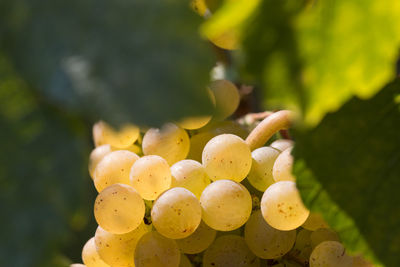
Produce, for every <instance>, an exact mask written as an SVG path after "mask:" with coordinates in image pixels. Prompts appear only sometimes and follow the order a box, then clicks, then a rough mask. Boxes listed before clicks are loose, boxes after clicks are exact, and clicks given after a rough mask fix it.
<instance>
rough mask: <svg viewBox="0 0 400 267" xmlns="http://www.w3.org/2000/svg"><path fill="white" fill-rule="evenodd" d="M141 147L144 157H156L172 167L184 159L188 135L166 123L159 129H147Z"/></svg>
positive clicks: (187, 147)
mask: <svg viewBox="0 0 400 267" xmlns="http://www.w3.org/2000/svg"><path fill="white" fill-rule="evenodd" d="M142 147H143V153H144V154H145V155H158V156H160V157H163V158H164V159H165V160H166V161H167V162H168V164H169V165H172V164H174V163H175V162H177V161H180V160H183V159H185V158H186V156H187V154H188V152H189V147H190V142H189V135H188V134H187V133H186V131H185V130H184V129H182V128H180V127H178V126H176V125H175V124H172V123H167V124H165V125H164V126H163V127H162V128H161V129H157V128H151V129H149V130H148V131H147V132H146V134H145V135H144V137H143V143H142Z"/></svg>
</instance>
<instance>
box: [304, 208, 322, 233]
mask: <svg viewBox="0 0 400 267" xmlns="http://www.w3.org/2000/svg"><path fill="white" fill-rule="evenodd" d="M301 227H303V228H304V229H307V230H310V231H315V230H317V229H319V228H329V225H328V224H327V223H326V222H325V220H324V218H323V217H322V215H321V214H319V213H314V212H311V213H310V216H308V218H307V220H306V221H305V222H304V223H303V225H302V226H301Z"/></svg>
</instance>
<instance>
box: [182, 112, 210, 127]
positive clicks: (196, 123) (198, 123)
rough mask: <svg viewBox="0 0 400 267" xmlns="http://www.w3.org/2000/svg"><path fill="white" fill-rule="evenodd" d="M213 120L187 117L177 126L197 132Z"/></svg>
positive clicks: (201, 117) (206, 117)
mask: <svg viewBox="0 0 400 267" xmlns="http://www.w3.org/2000/svg"><path fill="white" fill-rule="evenodd" d="M210 120H211V116H210V115H208V116H193V117H185V118H183V119H181V120H180V121H179V122H177V123H176V124H177V125H178V126H180V127H182V128H183V129H188V130H196V129H199V128H202V127H204V126H206V124H207V123H208V122H209V121H210Z"/></svg>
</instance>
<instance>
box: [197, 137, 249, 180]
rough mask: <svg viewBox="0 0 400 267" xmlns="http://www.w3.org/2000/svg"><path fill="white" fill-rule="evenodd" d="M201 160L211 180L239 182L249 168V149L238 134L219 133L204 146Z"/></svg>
mask: <svg viewBox="0 0 400 267" xmlns="http://www.w3.org/2000/svg"><path fill="white" fill-rule="evenodd" d="M202 162H203V166H204V168H205V170H206V172H207V174H208V176H209V177H210V179H211V180H213V181H216V180H221V179H229V180H233V181H236V182H241V181H242V180H243V179H244V178H246V176H247V174H248V173H249V171H250V168H251V163H252V158H251V151H250V148H249V147H248V145H247V144H246V143H245V142H244V141H243V139H242V138H240V137H239V136H236V135H233V134H221V135H218V136H216V137H214V138H212V139H211V140H210V141H209V142H208V143H207V145H206V146H205V147H204V150H203V154H202Z"/></svg>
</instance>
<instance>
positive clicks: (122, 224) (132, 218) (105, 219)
mask: <svg viewBox="0 0 400 267" xmlns="http://www.w3.org/2000/svg"><path fill="white" fill-rule="evenodd" d="M144 212H145V206H144V201H143V199H142V198H141V197H140V195H139V193H138V192H137V191H136V190H135V189H134V188H133V187H131V186H129V185H124V184H113V185H111V186H109V187H107V188H106V189H104V190H103V191H101V192H100V194H99V195H98V196H97V198H96V201H95V204H94V216H95V218H96V221H97V223H98V224H99V225H100V226H101V227H102V228H103V229H104V230H106V231H107V232H110V233H113V234H124V233H128V232H130V231H132V230H134V229H136V228H137V227H138V226H139V225H140V223H141V222H142V220H143V218H144Z"/></svg>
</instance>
